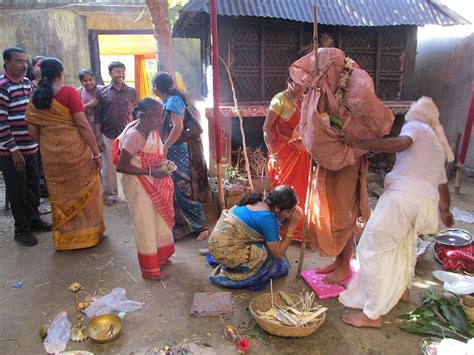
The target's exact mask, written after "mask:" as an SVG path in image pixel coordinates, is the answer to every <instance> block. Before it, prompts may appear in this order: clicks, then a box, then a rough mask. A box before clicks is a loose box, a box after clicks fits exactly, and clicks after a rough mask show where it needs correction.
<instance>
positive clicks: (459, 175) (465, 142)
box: [454, 84, 474, 195]
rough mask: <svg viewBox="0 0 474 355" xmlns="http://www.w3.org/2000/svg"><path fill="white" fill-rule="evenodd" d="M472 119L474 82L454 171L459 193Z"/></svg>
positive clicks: (457, 192) (473, 117)
mask: <svg viewBox="0 0 474 355" xmlns="http://www.w3.org/2000/svg"><path fill="white" fill-rule="evenodd" d="M473 121H474V84H472V87H471V103H470V104H469V109H468V110H467V119H466V125H465V127H464V134H463V137H462V146H461V152H460V153H459V160H458V166H457V168H458V169H457V171H456V180H455V181H454V192H455V193H456V194H458V195H459V194H460V193H461V180H462V175H463V173H464V162H465V160H466V154H467V148H468V147H469V140H470V139H471V132H472V124H473Z"/></svg>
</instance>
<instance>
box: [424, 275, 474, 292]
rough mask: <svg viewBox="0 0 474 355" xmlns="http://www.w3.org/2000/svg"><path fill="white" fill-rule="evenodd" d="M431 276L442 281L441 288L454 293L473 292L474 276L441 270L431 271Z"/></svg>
mask: <svg viewBox="0 0 474 355" xmlns="http://www.w3.org/2000/svg"><path fill="white" fill-rule="evenodd" d="M433 276H434V277H436V278H437V279H438V280H440V281H443V282H444V284H443V288H444V289H445V290H446V291H448V292H451V293H454V294H456V295H468V294H470V293H474V277H472V276H467V275H461V274H455V273H454V272H448V271H443V270H436V271H433Z"/></svg>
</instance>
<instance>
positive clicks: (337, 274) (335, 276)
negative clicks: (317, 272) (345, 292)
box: [323, 266, 352, 286]
mask: <svg viewBox="0 0 474 355" xmlns="http://www.w3.org/2000/svg"><path fill="white" fill-rule="evenodd" d="M351 275H352V270H351V268H350V266H349V268H345V267H338V268H337V269H336V270H334V271H333V272H332V273H330V274H329V275H328V276H326V277H325V278H324V279H323V281H324V282H326V283H328V284H335V285H341V286H342V283H343V281H344V280H346V279H347V278H349V277H351Z"/></svg>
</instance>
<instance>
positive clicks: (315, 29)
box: [296, 0, 319, 277]
mask: <svg viewBox="0 0 474 355" xmlns="http://www.w3.org/2000/svg"><path fill="white" fill-rule="evenodd" d="M313 16H314V24H313V50H314V82H313V83H314V87H313V88H311V90H318V85H319V83H318V82H316V79H317V77H318V5H317V0H314V3H313ZM315 171H316V164H315V163H314V160H313V157H311V167H310V173H309V177H308V188H307V190H306V203H305V206H304V210H305V211H304V225H303V240H302V241H301V246H300V257H299V261H298V270H297V272H296V277H301V272H302V271H303V264H304V254H305V251H306V243H307V238H308V229H309V211H310V208H309V205H310V200H311V196H312V194H313V180H314V174H315Z"/></svg>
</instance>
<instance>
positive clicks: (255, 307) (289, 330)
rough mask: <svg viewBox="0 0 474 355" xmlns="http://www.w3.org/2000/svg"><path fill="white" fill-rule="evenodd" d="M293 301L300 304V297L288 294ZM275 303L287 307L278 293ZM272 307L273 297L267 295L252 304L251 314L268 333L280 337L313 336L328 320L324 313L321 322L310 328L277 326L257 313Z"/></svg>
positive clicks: (258, 297)
mask: <svg viewBox="0 0 474 355" xmlns="http://www.w3.org/2000/svg"><path fill="white" fill-rule="evenodd" d="M288 296H290V297H291V298H292V299H293V301H295V302H298V301H299V299H300V298H299V296H298V295H295V294H288ZM273 302H274V303H275V304H277V305H279V306H286V303H285V302H284V301H283V300H282V299H281V297H280V295H279V294H278V293H274V294H273ZM271 307H272V296H271V294H270V293H265V294H263V295H260V296H257V297H255V298H254V299H253V300H252V301H251V302H250V306H249V309H250V313H252V316H253V318H254V319H255V321H256V322H257V324H258V325H259V326H260V327H262V329H263V330H265V331H266V332H268V333H270V334H273V335H278V336H280V337H305V336H308V335H311V334H313V333H314V332H315V331H316V330H318V328H319V327H320V326H321V325H322V324H323V323H324V321H325V320H326V313H323V314H322V316H321V319H320V321H319V322H315V323H313V324H311V325H310V326H308V327H304V328H297V327H290V326H286V325H281V324H277V323H275V322H272V321H269V320H266V319H263V318H261V317H260V316H259V315H258V313H257V311H261V312H266V311H268V310H269V309H270V308H271Z"/></svg>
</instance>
